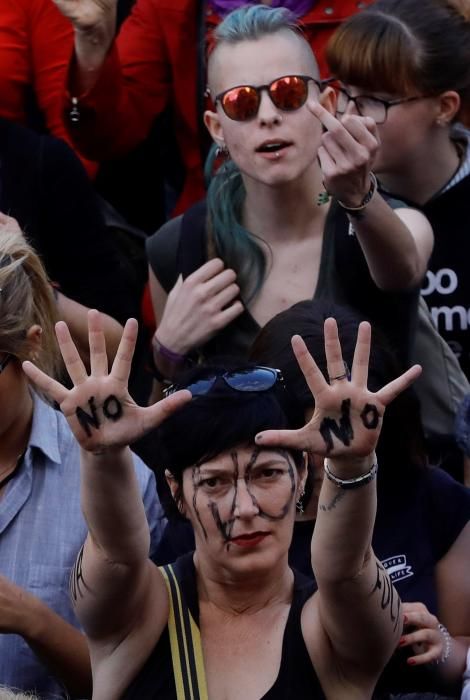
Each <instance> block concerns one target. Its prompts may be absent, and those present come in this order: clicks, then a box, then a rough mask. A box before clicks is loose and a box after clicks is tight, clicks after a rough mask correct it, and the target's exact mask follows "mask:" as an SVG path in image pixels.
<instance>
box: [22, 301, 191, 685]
mask: <svg viewBox="0 0 470 700" xmlns="http://www.w3.org/2000/svg"><path fill="white" fill-rule="evenodd" d="M56 332H57V339H58V342H59V346H60V349H61V353H62V356H63V358H64V362H65V366H66V368H67V371H68V373H69V375H70V378H71V380H72V382H73V384H74V387H73V389H71V390H67V389H66V388H65V387H63V386H62V385H61V384H59V383H58V382H56V381H55V380H53V379H51V378H49V377H47V376H46V375H45V374H44V373H42V372H41V371H40V370H39V369H37V368H36V367H34V365H32V364H31V363H28V362H27V363H25V364H24V370H25V372H26V373H27V375H28V376H29V378H30V379H31V380H32V381H33V382H35V383H36V385H37V386H38V387H39V388H40V389H41V390H42V391H44V392H45V393H46V394H48V395H49V396H50V397H51V398H52V399H53V400H55V401H57V402H58V403H59V405H60V409H61V411H62V413H63V414H64V415H65V417H66V418H67V420H68V422H69V425H70V427H71V429H72V431H73V433H74V435H75V437H76V439H77V440H78V442H79V443H80V446H81V457H82V459H81V470H82V479H81V497H82V508H83V512H84V515H85V519H86V521H87V524H88V528H89V535H88V537H87V540H86V542H85V545H84V547H83V549H82V551H81V552H80V554H79V556H78V558H77V562H76V565H75V568H74V571H73V573H72V577H71V594H72V599H73V602H74V603H75V605H76V610H77V615H78V617H79V619H80V621H81V622H82V624H83V626H84V629H85V631H86V633H87V636H88V638H89V642H90V649H91V654H92V658H93V662H94V680H95V687H96V683H97V682H98V683H99V684H102V685H103V686H104V685H107V686H109V688H112V689H113V692H116V694H117V693H118V692H120V691H121V690H123V689H124V688H125V682H126V680H128V679H130V678H131V677H132V671H133V670H135V668H136V667H137V666H138V664H139V663H141V662H142V660H143V659H142V654H144V658H145V652H146V651H149V649H150V648H151V645H152V644H154V643H155V642H156V640H157V639H158V637H159V635H160V633H161V631H162V630H163V627H164V625H165V624H166V619H167V611H168V602H167V596H166V589H165V584H164V582H163V579H162V577H161V576H160V574H159V572H158V570H157V569H156V568H155V567H154V566H153V565H152V564H151V563H150V562H149V560H148V554H149V542H150V538H149V531H148V525H147V521H146V517H145V511H144V507H143V504H142V498H141V495H140V491H139V487H138V484H137V480H136V477H135V472H134V468H133V464H132V459H131V454H130V451H129V449H128V447H127V445H128V444H129V443H130V442H133V441H134V440H136V439H138V438H139V437H141V436H142V435H143V434H145V433H146V432H147V431H148V430H150V429H151V428H154V427H156V426H158V425H159V423H160V422H161V421H162V420H163V419H164V418H165V417H166V416H168V415H169V414H170V413H171V412H172V411H174V410H176V409H177V408H178V407H179V406H181V405H182V404H183V403H184V402H185V401H187V400H188V399H189V398H190V394H189V392H179V394H174V395H173V396H171V397H169V399H165V400H164V401H161V402H159V403H158V404H157V405H155V406H151V407H148V408H141V407H139V406H137V405H136V404H135V403H134V401H133V400H132V398H131V397H130V395H129V393H128V391H127V381H128V377H129V372H130V368H131V361H132V355H133V350H134V346H135V341H136V337H137V323H136V321H135V320H130V321H128V322H127V324H126V326H125V328H124V333H123V336H122V339H121V343H120V345H119V349H118V352H117V355H116V358H115V361H114V363H113V366H112V369H111V372H110V373H109V374H108V362H107V355H106V345H105V341H104V334H103V330H102V326H101V320H100V315H99V314H98V312H96V311H90V312H89V342H90V363H91V374H90V376H88V375H87V373H86V370H85V367H84V365H83V363H82V361H81V359H80V356H79V354H78V351H77V349H76V347H75V345H74V344H73V342H72V340H71V337H70V334H69V331H68V328H67V326H66V325H65V324H64V323H62V322H61V323H58V324H57V327H56ZM128 659H131V661H128ZM109 684H111V685H109ZM111 694H112V693H111ZM109 696H110V695H109ZM116 696H117V695H116Z"/></svg>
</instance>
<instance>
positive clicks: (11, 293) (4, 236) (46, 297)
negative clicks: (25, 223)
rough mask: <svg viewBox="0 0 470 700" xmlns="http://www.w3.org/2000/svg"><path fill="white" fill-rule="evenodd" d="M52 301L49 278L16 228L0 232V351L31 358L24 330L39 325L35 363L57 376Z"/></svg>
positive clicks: (29, 345) (54, 315)
mask: <svg viewBox="0 0 470 700" xmlns="http://www.w3.org/2000/svg"><path fill="white" fill-rule="evenodd" d="M56 320H57V311H56V304H55V300H54V295H53V292H52V288H51V285H50V282H49V280H48V278H47V275H46V272H45V269H44V266H43V264H42V262H41V260H40V259H39V256H38V255H37V254H36V252H35V251H34V250H33V248H32V247H31V246H30V245H29V243H28V242H27V241H26V239H25V238H24V236H23V235H22V233H21V231H20V230H19V229H16V227H15V228H12V229H10V230H4V231H2V232H1V233H0V352H3V353H9V354H11V355H13V356H14V357H15V358H16V359H17V360H19V361H20V362H23V361H24V360H29V359H31V350H32V347H31V343H30V341H29V340H28V338H27V332H28V331H29V329H30V328H31V326H33V325H35V324H38V325H39V326H40V327H41V328H42V337H41V340H42V343H41V347H40V348H38V349H37V350H36V349H35V354H37V357H35V360H34V362H35V364H36V365H37V366H38V367H39V368H40V369H42V370H43V371H44V372H46V373H47V374H49V375H51V376H55V377H59V376H60V374H61V369H62V362H61V358H60V354H59V349H58V346H57V342H56V338H55V333H54V323H55V321H56Z"/></svg>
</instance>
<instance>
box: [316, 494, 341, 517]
mask: <svg viewBox="0 0 470 700" xmlns="http://www.w3.org/2000/svg"><path fill="white" fill-rule="evenodd" d="M346 493H347V491H344V490H343V491H338V493H337V494H336V496H335V497H334V498H333V499H332V501H331V502H330V503H327V504H325V505H323V504H322V503H320V505H319V506H318V507H319V509H320V510H321V511H323V512H324V513H329V512H330V510H333V509H334V508H336V506H337V505H338V503H339V502H340V501H341V500H342V499H343V498H344V497H345V496H346Z"/></svg>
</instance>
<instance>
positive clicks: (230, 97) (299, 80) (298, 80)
mask: <svg viewBox="0 0 470 700" xmlns="http://www.w3.org/2000/svg"><path fill="white" fill-rule="evenodd" d="M310 81H311V82H313V83H315V85H316V86H317V88H318V90H319V91H320V90H321V83H320V81H319V80H316V79H315V78H312V77H311V76H309V75H284V76H282V77H281V78H276V80H273V81H272V82H271V83H269V84H268V85H257V86H255V85H237V86H236V87H233V88H229V89H228V90H225V91H224V92H221V93H219V94H218V95H216V97H215V100H214V104H217V102H220V105H221V107H222V109H223V110H224V112H225V114H226V115H227V117H229V118H230V119H234V120H235V121H237V122H245V121H248V120H249V119H253V117H256V115H257V114H258V110H259V106H260V103H261V93H262V91H263V90H267V92H268V95H269V97H270V98H271V100H272V102H273V104H274V105H275V106H276V107H277V108H278V109H282V111H283V112H293V111H294V110H296V109H300V107H302V106H303V105H304V104H305V102H306V101H307V97H308V84H309V82H310Z"/></svg>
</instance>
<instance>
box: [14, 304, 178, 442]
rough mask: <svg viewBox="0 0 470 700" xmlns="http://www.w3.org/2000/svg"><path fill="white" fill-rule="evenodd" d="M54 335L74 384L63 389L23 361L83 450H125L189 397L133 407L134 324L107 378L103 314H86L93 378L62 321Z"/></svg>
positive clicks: (128, 328)
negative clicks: (144, 406)
mask: <svg viewBox="0 0 470 700" xmlns="http://www.w3.org/2000/svg"><path fill="white" fill-rule="evenodd" d="M56 335H57V340H58V342H59V347H60V351H61V353H62V357H63V359H64V363H65V367H66V368H67V372H68V373H69V376H70V379H71V380H72V382H73V384H74V386H73V389H70V390H69V389H66V388H65V387H64V386H63V385H62V384H60V383H59V382H57V381H56V380H55V379H52V378H51V377H48V376H47V374H45V373H44V372H42V371H41V370H40V369H38V368H37V367H35V366H34V365H33V364H32V363H31V362H24V363H23V369H24V371H25V373H26V374H27V376H28V377H29V379H31V381H32V382H34V384H36V386H37V387H38V388H39V389H40V390H41V391H43V392H44V393H45V394H46V395H47V396H49V397H50V398H51V399H52V400H54V401H57V403H58V404H59V406H60V410H61V411H62V413H63V414H64V416H65V417H66V418H67V421H68V423H69V425H70V428H71V429H72V431H73V434H74V435H75V437H76V439H77V441H78V442H79V444H80V445H81V447H82V448H83V449H85V450H87V451H89V452H94V453H99V452H102V451H104V450H107V449H111V448H116V447H123V446H125V445H129V444H130V443H132V442H134V441H135V440H137V439H139V438H140V437H142V435H144V434H145V433H146V432H148V431H149V430H151V429H152V428H156V427H157V426H158V425H159V424H160V423H161V422H162V421H163V420H164V419H165V418H166V417H168V416H169V415H171V413H173V412H174V411H175V410H177V409H178V408H179V407H181V406H182V405H183V404H184V403H186V402H187V401H188V400H190V398H191V394H190V393H189V392H188V391H180V392H176V393H175V394H172V395H171V396H169V397H168V398H167V399H164V400H163V401H159V402H158V403H156V404H154V405H153V406H148V407H146V408H143V407H140V406H137V404H136V403H135V402H134V401H133V400H132V398H131V396H130V395H129V392H128V390H127V382H128V379H129V374H130V370H131V363H132V356H133V353H134V348H135V342H136V338H137V321H136V320H135V319H129V320H128V321H127V323H126V325H125V327H124V331H123V334H122V338H121V342H120V344H119V348H118V351H117V354H116V357H115V360H114V362H113V366H112V369H111V372H110V373H109V374H108V357H107V353H106V342H105V338H104V333H103V328H102V323H101V315H100V314H99V313H98V311H94V310H93V311H89V312H88V337H89V344H90V366H91V374H90V375H88V374H87V371H86V369H85V366H84V364H83V362H82V360H81V359H80V355H79V353H78V350H77V348H76V347H75V344H74V343H73V341H72V338H71V336H70V333H69V329H68V327H67V325H66V324H65V323H64V322H62V321H60V322H59V323H57V325H56Z"/></svg>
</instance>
